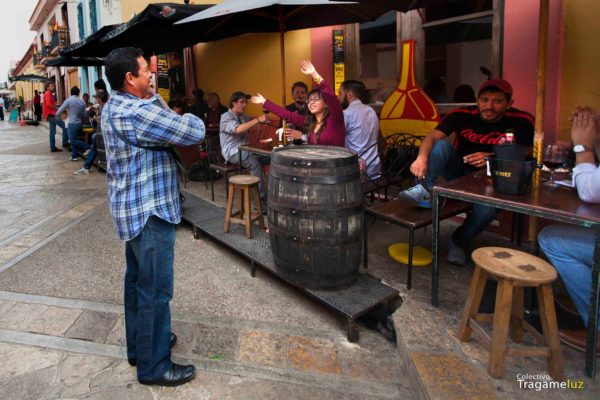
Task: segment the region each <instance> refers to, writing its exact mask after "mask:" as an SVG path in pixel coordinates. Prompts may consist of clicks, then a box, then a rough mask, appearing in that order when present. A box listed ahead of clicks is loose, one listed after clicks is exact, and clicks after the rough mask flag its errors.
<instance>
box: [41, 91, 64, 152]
mask: <svg viewBox="0 0 600 400" xmlns="http://www.w3.org/2000/svg"><path fill="white" fill-rule="evenodd" d="M55 90H56V85H54V83H48V84H47V85H46V92H45V93H44V104H43V107H42V112H43V116H44V119H45V120H46V121H48V125H49V126H50V133H49V136H50V151H51V152H53V153H55V152H57V151H62V149H59V148H57V147H56V144H55V141H54V135H56V126H57V125H58V126H60V127H61V128H62V146H63V147H65V146H66V145H68V144H69V136H68V135H67V127H66V126H65V123H64V122H63V120H62V119H61V118H60V115H59V116H58V117H57V116H56V115H55V114H56V110H58V106H57V105H56V101H55V100H54V91H55Z"/></svg>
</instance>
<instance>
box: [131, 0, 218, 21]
mask: <svg viewBox="0 0 600 400" xmlns="http://www.w3.org/2000/svg"><path fill="white" fill-rule="evenodd" d="M221 1H222V0H192V1H190V4H196V5H198V4H217V3H220V2H221ZM154 3H181V4H183V0H169V1H159V0H156V1H154V0H150V1H149V0H121V15H122V18H123V22H126V21H129V20H130V19H131V15H132V14H133V13H136V14H137V13H139V12H140V11H142V10H143V9H144V8H146V6H147V5H148V4H154Z"/></svg>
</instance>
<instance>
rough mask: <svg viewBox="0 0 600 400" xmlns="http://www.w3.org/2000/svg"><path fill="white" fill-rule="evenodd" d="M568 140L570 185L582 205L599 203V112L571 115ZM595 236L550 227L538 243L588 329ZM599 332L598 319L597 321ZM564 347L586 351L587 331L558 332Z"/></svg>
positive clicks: (581, 230) (569, 227) (577, 229)
mask: <svg viewBox="0 0 600 400" xmlns="http://www.w3.org/2000/svg"><path fill="white" fill-rule="evenodd" d="M571 140H572V141H573V144H574V146H573V151H574V152H575V168H573V184H574V185H575V187H576V188H577V193H578V194H579V198H580V199H581V200H582V201H585V202H588V203H600V167H599V166H598V165H597V164H596V158H595V157H598V156H600V111H596V112H594V111H592V110H591V109H590V108H581V109H578V110H577V111H576V112H575V113H574V114H573V127H572V129H571ZM595 240H596V232H594V231H593V230H592V229H589V228H583V227H579V226H572V225H551V226H547V227H546V228H544V229H543V230H542V231H541V232H540V234H539V236H538V241H539V244H540V248H541V249H542V250H543V251H544V253H545V254H546V256H547V257H548V259H549V260H550V262H551V263H552V265H554V267H555V268H556V270H557V271H558V273H559V275H560V277H561V278H562V280H563V282H564V283H565V287H566V288H567V291H568V292H569V295H570V296H571V299H572V300H573V303H574V304H575V307H576V308H577V311H578V312H579V315H580V316H581V318H582V319H583V322H584V323H585V325H586V326H587V325H588V311H589V309H590V298H591V291H592V264H593V261H594V243H595ZM598 323H599V324H598V329H599V330H600V318H598ZM559 336H560V338H561V339H562V341H563V342H565V343H566V344H568V345H570V346H572V347H574V348H576V349H579V350H582V351H585V341H586V331H585V330H581V331H574V330H564V329H559Z"/></svg>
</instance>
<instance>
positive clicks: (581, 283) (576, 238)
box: [538, 225, 600, 330]
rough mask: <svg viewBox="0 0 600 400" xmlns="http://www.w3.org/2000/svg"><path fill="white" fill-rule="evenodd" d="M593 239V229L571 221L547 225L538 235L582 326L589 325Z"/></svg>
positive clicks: (541, 245)
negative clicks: (571, 223)
mask: <svg viewBox="0 0 600 400" xmlns="http://www.w3.org/2000/svg"><path fill="white" fill-rule="evenodd" d="M595 240H596V234H595V233H594V231H593V230H591V229H588V228H583V227H580V226H571V225H550V226H547V227H545V228H544V229H543V230H542V231H541V232H540V234H539V235H538V242H539V243H540V248H541V249H542V251H543V252H544V254H546V257H548V259H549V260H550V262H551V263H552V265H554V268H556V270H557V271H558V274H559V275H560V277H561V279H562V280H563V282H564V283H565V287H566V288H567V292H569V295H570V296H571V299H572V300H573V303H574V304H575V308H577V311H578V312H579V315H581V318H582V319H583V322H584V323H585V326H588V312H589V309H590V296H591V292H592V263H593V261H594V244H595V243H594V242H595ZM598 330H600V319H599V320H598Z"/></svg>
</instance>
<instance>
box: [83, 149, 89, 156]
mask: <svg viewBox="0 0 600 400" xmlns="http://www.w3.org/2000/svg"><path fill="white" fill-rule="evenodd" d="M88 154H90V149H87V150H86V151H84V152H83V156H84V157H87V156H88Z"/></svg>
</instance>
